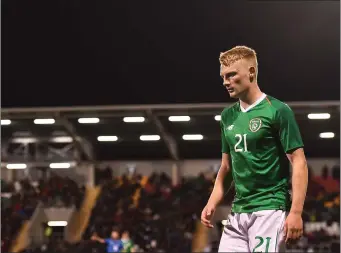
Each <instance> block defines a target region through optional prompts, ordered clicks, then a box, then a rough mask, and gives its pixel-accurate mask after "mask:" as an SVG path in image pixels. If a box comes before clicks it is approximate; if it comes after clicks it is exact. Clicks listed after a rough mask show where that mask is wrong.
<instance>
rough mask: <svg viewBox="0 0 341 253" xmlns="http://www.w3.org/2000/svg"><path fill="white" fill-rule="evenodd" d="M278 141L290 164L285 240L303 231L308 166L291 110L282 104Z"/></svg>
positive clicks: (292, 238) (293, 237)
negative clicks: (288, 209)
mask: <svg viewBox="0 0 341 253" xmlns="http://www.w3.org/2000/svg"><path fill="white" fill-rule="evenodd" d="M276 116H277V123H278V127H279V128H278V129H279V137H280V142H281V144H282V147H283V150H284V151H285V153H286V154H287V157H288V159H289V161H290V163H291V165H292V169H293V170H292V205H291V209H290V213H289V215H288V217H287V219H286V221H285V224H284V234H285V237H286V241H288V240H296V239H298V238H299V237H300V236H301V235H302V233H303V221H302V211H303V206H304V201H305V196H306V192H307V185H308V166H307V162H306V158H305V155H304V151H303V141H302V137H301V133H300V131H299V128H298V125H297V122H296V120H295V116H294V113H293V111H292V110H291V109H290V108H289V106H283V107H282V108H280V109H279V110H278V111H277V115H276Z"/></svg>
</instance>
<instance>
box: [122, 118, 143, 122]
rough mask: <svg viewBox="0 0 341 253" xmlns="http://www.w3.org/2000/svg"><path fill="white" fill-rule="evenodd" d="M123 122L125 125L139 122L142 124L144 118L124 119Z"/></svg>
mask: <svg viewBox="0 0 341 253" xmlns="http://www.w3.org/2000/svg"><path fill="white" fill-rule="evenodd" d="M123 121H124V122H126V123H140V122H144V121H145V118H144V117H124V118H123Z"/></svg>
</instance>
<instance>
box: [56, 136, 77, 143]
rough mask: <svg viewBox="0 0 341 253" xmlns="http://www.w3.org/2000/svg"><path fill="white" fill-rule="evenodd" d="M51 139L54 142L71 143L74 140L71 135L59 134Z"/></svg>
mask: <svg viewBox="0 0 341 253" xmlns="http://www.w3.org/2000/svg"><path fill="white" fill-rule="evenodd" d="M51 141H52V142H54V143H71V142H72V141H73V140H72V137H70V136H57V137H53V138H51Z"/></svg>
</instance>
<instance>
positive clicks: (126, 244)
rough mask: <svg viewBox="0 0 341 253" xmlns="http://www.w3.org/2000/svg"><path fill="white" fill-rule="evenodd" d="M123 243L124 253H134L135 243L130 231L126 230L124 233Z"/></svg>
mask: <svg viewBox="0 0 341 253" xmlns="http://www.w3.org/2000/svg"><path fill="white" fill-rule="evenodd" d="M121 241H122V243H123V250H122V252H129V253H130V252H132V249H133V247H134V243H133V241H132V240H131V239H130V234H129V231H127V230H125V231H123V233H122V237H121Z"/></svg>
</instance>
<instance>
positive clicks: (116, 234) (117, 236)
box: [111, 231, 120, 240]
mask: <svg viewBox="0 0 341 253" xmlns="http://www.w3.org/2000/svg"><path fill="white" fill-rule="evenodd" d="M111 237H112V239H115V240H117V239H118V238H119V237H120V235H119V234H118V232H116V231H113V232H111Z"/></svg>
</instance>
